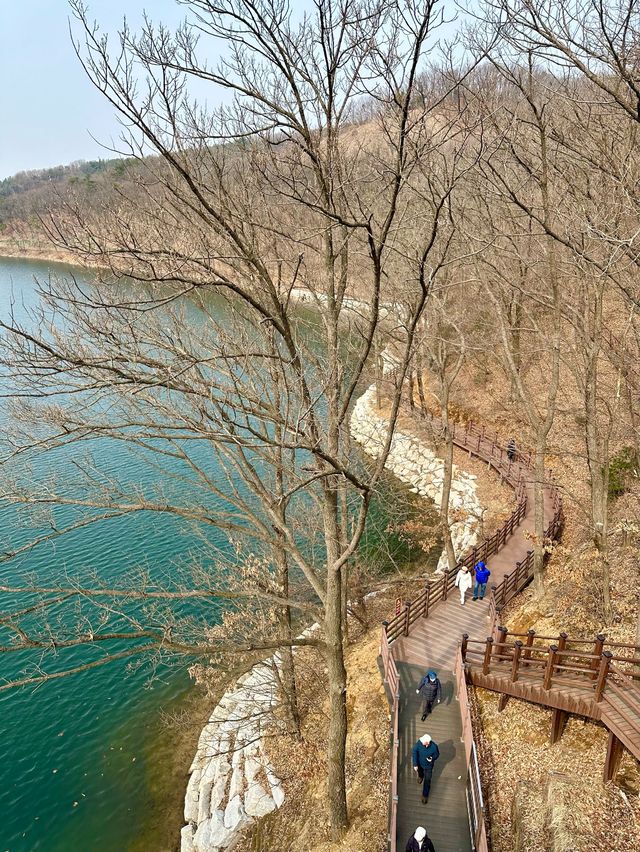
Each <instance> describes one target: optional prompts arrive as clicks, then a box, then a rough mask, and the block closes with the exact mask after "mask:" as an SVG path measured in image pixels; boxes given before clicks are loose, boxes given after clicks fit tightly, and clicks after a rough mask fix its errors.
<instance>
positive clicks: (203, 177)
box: [0, 0, 640, 831]
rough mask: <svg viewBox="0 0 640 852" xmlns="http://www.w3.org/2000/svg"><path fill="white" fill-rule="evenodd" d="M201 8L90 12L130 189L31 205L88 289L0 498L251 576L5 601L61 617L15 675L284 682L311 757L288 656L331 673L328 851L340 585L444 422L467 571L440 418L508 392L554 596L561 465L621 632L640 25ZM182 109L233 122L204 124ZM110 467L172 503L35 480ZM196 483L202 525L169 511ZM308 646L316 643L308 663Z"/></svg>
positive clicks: (337, 800)
mask: <svg viewBox="0 0 640 852" xmlns="http://www.w3.org/2000/svg"><path fill="white" fill-rule="evenodd" d="M183 5H184V6H185V12H186V13H187V18H186V20H185V23H184V24H183V25H182V27H180V28H179V29H178V30H176V31H175V32H171V31H169V30H167V29H166V28H164V27H163V26H162V25H159V24H154V23H152V22H151V21H150V20H149V21H147V22H146V24H145V26H144V28H143V29H142V30H141V31H140V32H138V33H135V32H131V31H129V30H128V29H126V28H125V29H123V31H122V32H121V34H120V37H119V39H118V40H117V41H115V42H112V41H110V40H108V39H106V38H104V37H103V36H102V34H101V32H100V30H99V28H98V26H97V25H96V24H94V23H93V22H92V19H91V17H90V14H89V11H88V10H87V9H86V8H85V7H84V5H83V4H82V3H81V2H79V0H74V2H73V3H72V8H73V12H74V15H75V25H74V33H75V36H76V39H77V42H76V48H77V53H78V56H79V59H80V61H81V63H82V65H83V67H84V70H85V72H86V73H87V74H88V76H89V78H90V79H91V81H92V82H93V84H94V85H95V86H96V87H97V88H98V89H99V91H101V92H102V93H103V95H104V97H105V98H107V99H108V101H109V102H110V103H111V105H112V106H113V109H114V110H115V111H116V112H117V113H118V115H119V117H120V120H121V124H122V138H121V148H120V150H119V152H118V153H120V154H122V155H123V156H126V157H127V158H128V159H127V166H126V168H123V170H122V174H121V175H120V174H119V175H118V176H117V179H115V180H114V181H113V183H112V184H111V183H109V182H102V183H101V184H100V186H99V188H98V189H97V190H96V191H91V192H87V191H86V187H84V186H83V185H77V186H76V185H73V184H65V186H64V190H63V191H60V192H57V193H56V192H53V191H51V192H50V193H49V194H48V195H47V198H46V209H44V205H43V204H42V202H41V199H38V203H39V209H38V210H37V211H36V212H37V214H38V222H39V224H38V228H40V229H42V231H43V232H44V233H45V234H46V236H47V238H48V239H49V240H50V241H51V242H52V243H53V244H54V245H56V246H57V247H59V248H63V249H64V250H66V251H69V252H71V253H72V254H73V256H74V257H77V259H78V261H80V262H85V263H87V264H88V265H90V266H92V267H93V269H94V273H95V276H96V283H95V285H93V286H91V287H88V286H85V285H81V284H79V283H77V282H75V281H74V280H72V279H70V278H68V277H67V278H65V279H62V278H60V279H57V278H52V279H50V280H49V281H46V282H44V281H43V282H40V288H41V296H42V307H41V308H40V309H36V310H34V311H33V312H32V315H31V316H30V318H29V319H28V320H21V321H18V320H16V321H13V322H12V321H6V322H4V323H2V339H1V342H0V363H1V365H2V373H3V384H4V387H5V389H6V390H5V395H7V396H8V397H9V404H10V406H11V416H12V422H13V424H14V426H13V428H12V429H11V430H10V431H9V433H8V435H7V436H6V438H7V441H9V442H10V444H11V449H10V451H9V452H7V454H6V455H5V458H4V459H3V476H2V482H1V483H0V497H1V498H2V499H3V500H4V501H11V502H14V503H19V504H21V505H26V506H33V507H34V509H38V510H42V508H43V507H45V508H47V507H48V508H51V507H55V506H60V505H63V506H76V507H80V508H82V509H87V510H88V509H90V510H91V513H90V514H82V515H80V516H79V520H76V521H74V522H73V523H72V524H70V525H69V526H68V527H66V528H64V529H56V530H54V531H52V532H51V533H50V534H49V535H50V537H51V538H55V537H59V536H61V535H64V534H65V533H66V532H70V531H72V530H77V529H78V528H81V527H82V526H84V525H86V524H89V523H94V522H99V521H100V520H101V519H103V518H104V517H107V516H111V515H115V514H128V513H137V512H152V513H169V514H174V515H176V516H178V517H181V518H186V519H189V520H191V521H193V522H194V523H195V524H196V525H200V526H201V527H202V528H206V527H207V525H215V526H216V527H217V528H220V529H224V530H225V531H226V533H227V534H228V536H229V537H230V539H231V540H233V541H234V543H235V544H236V546H237V548H238V549H239V552H240V553H241V554H242V559H241V560H239V563H238V564H241V565H243V566H244V567H243V569H242V570H236V568H235V567H234V570H229V571H228V572H227V574H226V575H225V573H224V572H218V573H216V574H215V575H212V574H211V573H210V572H207V571H205V570H204V569H202V568H199V567H198V566H194V568H193V571H192V578H191V579H192V582H191V583H190V584H188V585H184V586H182V587H180V588H158V587H156V586H153V585H151V584H150V585H149V586H148V587H142V588H141V587H140V586H139V585H138V586H136V587H133V586H131V585H128V584H127V583H126V582H125V581H123V584H122V586H121V587H117V588H104V587H103V586H101V585H100V583H99V582H96V583H95V584H94V585H91V586H86V585H83V586H80V585H77V584H74V583H72V582H67V583H65V584H63V585H60V586H51V587H38V586H37V585H30V586H28V585H21V584H20V583H16V584H14V585H12V586H5V587H2V589H0V592H1V593H3V594H4V595H6V596H7V599H11V600H12V601H13V600H15V599H16V596H18V597H19V596H20V595H21V594H31V595H33V594H37V595H38V604H37V606H36V605H34V606H36V608H37V611H38V613H39V616H41V617H42V618H41V620H38V619H37V618H36V619H34V612H33V609H34V607H29V608H25V607H23V606H17V607H16V608H15V612H13V613H9V614H7V616H6V618H4V619H3V620H4V624H5V626H6V627H7V629H8V630H9V631H10V632H11V638H10V640H7V642H6V643H4V645H5V646H4V647H3V648H2V649H1V650H3V651H5V652H7V653H9V652H11V651H12V650H13V649H16V648H19V649H26V648H32V649H34V650H37V651H42V652H46V651H47V649H50V648H53V647H54V646H55V651H56V653H57V654H58V662H57V664H56V667H55V668H54V669H52V670H51V671H47V669H46V665H45V666H44V671H43V672H42V673H41V674H38V675H37V676H32V675H28V676H26V677H25V678H22V679H20V681H19V682H20V683H21V684H23V685H24V683H29V682H32V683H35V682H42V681H46V680H47V679H48V678H49V677H51V676H56V677H57V676H60V674H64V673H72V672H73V671H74V670H76V669H77V666H75V665H70V666H68V667H66V668H65V666H64V663H62V666H61V665H60V661H64V650H65V648H75V647H77V646H78V645H83V644H91V645H95V644H96V643H104V645H105V647H106V648H107V649H109V650H107V651H106V652H105V654H104V657H103V658H102V659H101V662H100V664H104V663H107V662H108V661H109V660H110V659H112V658H115V657H117V656H118V655H121V654H123V653H126V654H131V655H140V654H148V653H158V652H160V653H167V654H172V653H178V654H190V655H194V656H196V657H197V658H198V659H200V660H202V661H203V662H206V661H210V662H212V663H213V664H216V665H220V666H230V665H231V663H229V659H230V655H231V657H233V656H237V655H246V654H247V653H253V652H261V651H267V650H268V651H269V652H271V651H274V650H280V651H281V652H282V654H283V697H284V699H285V705H286V707H287V708H288V709H287V730H288V732H289V734H290V735H292V736H295V735H296V733H297V732H298V730H299V719H298V709H297V704H296V673H295V662H294V657H293V654H292V649H293V648H295V647H296V646H301V645H305V644H308V645H313V646H316V647H318V648H319V649H320V651H321V653H322V655H323V658H324V661H325V665H326V668H327V672H328V681H329V715H328V719H327V731H326V745H327V754H328V760H327V767H328V778H327V791H328V800H329V812H330V817H331V825H332V827H333V828H334V829H335V830H336V831H338V830H340V829H342V828H344V827H345V826H346V825H347V824H348V820H349V815H348V812H347V795H346V781H345V744H346V738H347V680H346V671H345V665H344V655H345V648H346V645H347V643H348V617H349V616H348V611H349V598H350V596H351V594H352V592H351V591H350V590H351V580H350V572H351V570H352V567H353V565H354V564H355V562H356V561H357V558H358V548H359V545H360V542H361V539H362V536H363V533H364V530H365V525H366V522H367V514H368V511H369V509H370V506H371V501H372V498H373V496H374V495H375V493H376V491H377V489H378V487H379V484H380V481H381V477H382V475H383V471H384V465H385V460H386V457H387V455H388V452H389V449H390V446H391V440H392V437H393V433H394V429H395V426H396V423H397V420H398V417H399V416H400V414H401V412H402V411H403V410H407V409H414V408H415V410H416V411H419V410H420V409H425V408H435V409H437V410H438V411H439V412H441V413H442V415H443V430H442V434H439V435H436V436H435V440H436V443H437V444H438V445H439V446H440V448H441V454H442V456H443V457H444V458H445V460H446V462H447V465H446V472H447V473H448V477H449V480H448V485H447V480H446V479H445V486H446V487H445V489H444V497H443V504H442V505H441V506H440V507H438V508H439V510H440V516H441V521H442V528H443V531H444V532H443V539H444V543H445V546H446V550H447V554H448V560H449V564H450V566H453V565H454V564H455V560H456V557H457V556H459V554H455V553H454V552H453V546H452V544H451V538H450V535H448V526H449V523H450V521H449V518H448V505H449V503H448V487H449V485H450V473H451V463H452V453H453V444H452V439H451V434H450V431H449V403H450V401H451V398H452V394H454V392H455V389H456V387H457V385H458V384H459V383H460V381H461V380H462V379H463V378H464V377H465V375H467V376H468V375H470V374H471V373H472V372H473V370H474V369H476V368H477V367H478V365H483V367H484V369H485V370H486V371H487V372H489V373H491V374H492V375H493V376H497V377H499V381H500V384H501V386H502V387H503V388H505V393H504V395H503V397H502V398H500V399H498V398H491V397H489V396H488V397H487V399H486V410H485V411H484V412H481V415H482V414H485V415H486V416H487V418H488V419H492V417H493V416H494V415H495V413H496V411H499V412H500V413H501V414H502V416H503V417H505V418H507V419H509V420H510V422H512V423H513V424H514V431H517V433H518V434H519V435H522V436H523V438H522V440H524V441H525V442H526V443H527V445H528V446H530V447H531V448H532V450H533V453H534V456H535V482H536V492H535V500H536V516H535V531H534V536H533V546H534V549H535V578H536V592H537V594H538V595H541V596H542V595H544V591H545V577H544V575H545V562H544V557H545V547H546V542H545V541H544V538H543V530H544V517H543V486H544V483H545V481H546V480H547V477H548V467H549V464H548V458H549V456H550V455H554V456H555V457H557V458H558V459H560V462H559V463H560V464H562V463H565V464H566V465H567V466H568V467H570V468H573V469H575V471H576V475H575V487H572V485H571V484H570V483H568V484H566V485H565V492H566V493H565V501H566V503H567V504H568V505H570V506H571V507H572V509H571V511H572V513H573V517H574V518H575V519H576V520H575V523H576V525H577V528H578V529H579V535H580V536H581V537H582V540H584V541H585V542H592V543H593V545H594V546H595V548H596V549H597V553H598V558H597V565H596V567H595V569H594V570H596V571H597V576H598V577H599V580H600V582H601V590H600V593H601V602H602V613H603V619H604V623H608V622H610V621H611V619H612V617H613V608H614V601H612V596H611V588H610V564H609V547H610V538H611V529H610V524H609V508H610V500H609V471H610V467H611V463H612V460H613V459H614V458H615V457H617V455H618V454H619V453H620V452H621V451H622V450H623V449H624V448H631V450H632V453H633V454H634V458H637V449H638V439H637V430H636V419H637V417H638V407H637V388H638V384H639V383H640V377H639V374H638V372H637V369H636V366H635V365H636V361H637V354H638V352H639V350H640V325H639V321H638V316H637V310H636V308H637V305H638V297H639V295H640V288H639V287H638V284H637V280H638V265H639V263H640V258H639V254H638V249H637V241H638V232H639V229H640V209H639V205H640V193H639V191H638V175H639V173H640V155H639V154H638V146H637V134H638V131H639V130H640V56H639V54H638V38H639V35H640V33H639V31H638V26H639V23H640V19H639V12H640V4H638V2H637V0H614V2H613V3H611V2H609V3H605V2H603V0H558V2H557V3H553V4H550V3H548V2H545V0H526V2H520V0H495V2H490V0H485V2H482V3H480V4H474V5H473V9H472V11H470V12H468V13H467V14H462V13H460V14H459V16H458V20H457V22H452V21H451V20H450V18H451V17H452V16H451V15H449V10H448V9H447V8H446V7H444V6H443V5H442V4H441V3H439V2H436V0H427V2H417V0H392V2H387V0H317V2H315V3H313V4H310V5H309V10H308V12H307V14H306V15H305V16H304V17H300V16H298V15H296V14H294V13H293V11H292V9H291V8H290V6H289V4H288V3H286V2H285V0H275V2H274V0H271V1H270V2H269V0H264V2H263V0H221V2H216V3H213V2H209V0H185V2H184V4H183ZM193 80H197V81H198V85H201V84H203V83H205V84H207V85H208V86H209V87H210V89H211V92H212V96H211V103H215V102H216V99H218V100H219V101H221V103H222V104H223V105H222V106H220V107H219V108H215V109H214V108H211V107H209V108H205V106H204V105H203V104H202V103H198V102H196V101H195V100H193V99H191V98H190V95H189V91H190V89H189V86H190V82H191V81H193ZM301 293H303V294H304V295H305V298H306V300H307V301H306V302H305V303H304V307H303V306H301V303H300V294H301ZM309 307H310V308H311V310H310V311H307V308H309ZM52 318H53V319H52ZM385 349H386V350H387V352H388V353H390V354H391V355H392V357H393V360H394V370H393V371H391V372H387V373H386V374H385V376H384V377H382V376H381V371H380V369H379V361H380V353H382V352H383V351H384V350H385ZM376 376H377V377H378V380H379V392H380V396H381V402H383V403H384V406H385V410H386V411H387V419H388V431H387V435H386V442H385V446H384V450H383V451H382V452H381V453H380V455H379V456H378V458H377V459H376V460H375V462H369V463H365V462H363V460H362V459H361V458H360V457H359V456H358V454H357V453H356V452H354V448H353V446H352V443H351V440H350V436H349V415H350V410H351V407H352V405H353V403H354V401H355V400H356V399H357V397H358V395H359V394H360V392H361V390H362V389H363V387H364V386H365V384H368V383H369V382H371V381H373V380H374V378H375V377H376ZM96 436H102V437H105V436H106V437H109V438H110V439H112V440H114V441H117V442H122V444H123V445H127V446H132V447H134V448H135V449H136V450H139V451H140V452H144V453H145V454H146V455H147V456H148V457H149V458H152V459H153V463H154V464H155V465H157V468H158V472H159V478H160V480H161V481H162V477H163V476H166V479H167V486H166V489H159V490H158V493H156V494H153V495H149V494H144V493H142V491H141V490H140V489H131V490H130V491H122V490H121V489H120V488H119V487H117V486H116V485H115V484H114V482H113V481H112V480H111V479H110V478H109V476H108V472H106V471H100V470H96V469H94V468H93V466H92V465H91V464H90V463H88V462H87V464H85V465H81V464H80V465H79V466H78V471H79V472H78V471H76V478H75V479H74V482H73V486H70V485H65V483H60V482H57V481H54V482H52V481H43V482H34V481H30V480H28V479H27V480H25V477H24V476H22V475H21V474H20V473H19V472H18V473H16V472H15V465H16V464H19V463H20V461H21V459H23V458H24V457H28V456H29V454H30V453H36V452H37V453H38V454H39V456H41V455H42V454H46V453H47V452H54V451H55V450H56V449H57V448H60V447H65V446H71V445H77V447H78V450H79V452H80V450H81V449H82V447H83V446H84V444H85V443H87V442H90V441H91V440H92V439H93V438H94V437H96ZM212 457H215V458H216V460H217V462H218V463H219V465H220V466H221V468H222V469H223V470H224V471H225V474H226V475H225V478H224V481H223V482H220V481H218V480H213V479H212V478H211V476H210V471H209V462H208V459H210V458H212ZM563 459H564V461H563ZM176 470H177V471H178V473H176ZM78 476H79V477H80V479H79V480H78V478H77V477H78ZM176 476H178V477H180V478H182V479H183V480H184V481H185V482H188V483H189V485H190V488H191V492H192V493H193V494H194V495H201V496H198V498H197V499H196V498H194V499H193V500H192V501H186V500H180V499H176V498H175V497H174V496H172V495H173V492H172V489H171V487H170V480H171V478H174V477H176ZM212 500H215V501H218V502H216V506H218V507H219V505H220V503H223V504H224V506H225V510H224V512H221V511H220V510H219V508H217V509H216V510H213V509H212V508H211V501H212ZM40 540H41V539H40V538H38V539H36V538H34V539H33V542H32V544H31V545H26V546H23V547H22V549H23V550H24V549H25V547H27V548H28V547H29V546H35V544H36V543H37V542H39V541H40ZM13 555H15V553H8V554H6V555H5V557H4V558H5V559H9V558H11V557H12V556H13ZM61 595H64V596H68V597H69V598H70V599H73V600H75V601H79V602H80V606H81V608H82V619H80V620H79V621H78V622H77V624H80V625H81V626H80V627H79V628H78V627H76V629H74V630H69V631H68V632H67V633H64V632H58V633H56V635H53V634H52V628H51V625H50V624H48V623H47V622H46V611H47V605H48V604H49V603H53V602H54V601H55V602H57V601H58V600H59V598H60V596H61ZM189 597H192V598H198V597H201V598H203V599H205V598H206V599H211V598H215V599H216V600H220V601H224V602H226V604H227V605H228V606H229V607H230V609H229V610H228V612H227V614H226V615H225V617H224V618H223V619H222V621H221V623H220V624H211V625H210V629H208V630H205V631H202V625H201V624H200V623H195V622H190V621H189V620H188V619H185V620H184V621H181V620H180V619H176V618H175V617H173V616H172V614H171V612H172V611H171V602H172V601H181V600H184V599H186V598H189ZM29 600H33V598H32V597H31V598H30V599H29ZM106 602H109V606H113V607H114V608H116V609H117V610H118V612H122V613H126V612H127V609H126V608H127V606H129V605H133V606H135V607H136V608H135V615H131V614H130V615H128V616H127V619H128V623H129V626H128V628H127V629H121V628H119V629H117V630H116V629H114V628H113V625H112V624H111V622H110V621H109V619H105V618H104V613H105V605H106ZM140 602H143V603H144V607H143V608H140V607H139V606H138V604H140ZM156 603H158V604H160V603H161V604H162V607H159V606H156V605H155V604H156ZM312 622H317V623H318V624H319V625H320V630H319V632H318V633H317V634H314V635H313V636H306V638H299V634H300V632H301V627H303V626H306V625H308V624H310V623H312ZM114 641H117V642H120V643H124V647H126V650H125V651H123V650H121V647H122V646H121V645H118V648H119V649H120V650H117V651H111V650H110V649H111V647H112V646H111V645H110V643H112V642H114ZM54 672H55V674H54ZM14 685H16V684H15V682H12V683H10V684H7V685H6V686H7V687H11V686H14ZM3 688H5V687H3ZM45 688H46V687H45Z"/></svg>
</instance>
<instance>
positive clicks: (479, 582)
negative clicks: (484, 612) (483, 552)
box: [473, 561, 491, 601]
mask: <svg viewBox="0 0 640 852" xmlns="http://www.w3.org/2000/svg"><path fill="white" fill-rule="evenodd" d="M474 570H475V574H476V581H475V583H474V585H473V599H474V601H477V600H478V598H480V600H482V598H483V597H484V593H485V592H486V591H487V581H488V579H489V576H490V574H491V571H489V569H488V568H487V566H486V565H485V564H484V562H482V561H480V562H477V563H476V566H475V569H474Z"/></svg>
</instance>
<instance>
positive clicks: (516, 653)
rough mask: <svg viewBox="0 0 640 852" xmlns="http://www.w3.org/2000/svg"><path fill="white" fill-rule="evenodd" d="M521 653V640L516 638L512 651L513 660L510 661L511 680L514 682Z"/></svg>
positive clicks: (516, 678) (516, 677)
mask: <svg viewBox="0 0 640 852" xmlns="http://www.w3.org/2000/svg"><path fill="white" fill-rule="evenodd" d="M521 653H522V642H521V641H520V639H516V644H515V649H514V652H513V662H512V663H511V682H512V683H515V682H516V681H517V680H518V667H519V665H520V654H521Z"/></svg>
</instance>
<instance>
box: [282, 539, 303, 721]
mask: <svg viewBox="0 0 640 852" xmlns="http://www.w3.org/2000/svg"><path fill="white" fill-rule="evenodd" d="M276 562H277V566H276V581H277V584H278V590H279V592H280V594H281V595H282V597H283V598H284V599H285V600H286V599H287V598H288V597H289V561H288V559H287V553H286V551H285V549H284V547H283V548H282V549H281V550H279V551H278V553H277V555H276ZM278 620H279V622H280V631H279V633H280V637H281V638H282V640H283V644H282V650H281V651H280V655H281V658H282V674H281V675H280V685H281V689H282V693H283V695H282V700H283V703H284V706H285V708H286V713H287V716H288V722H289V731H290V733H291V734H293V736H295V737H297V738H299V737H300V712H299V709H298V689H297V685H296V673H295V665H294V660H293V648H292V646H291V643H292V642H293V639H294V635H293V630H292V623H291V607H290V606H283V607H279V609H278Z"/></svg>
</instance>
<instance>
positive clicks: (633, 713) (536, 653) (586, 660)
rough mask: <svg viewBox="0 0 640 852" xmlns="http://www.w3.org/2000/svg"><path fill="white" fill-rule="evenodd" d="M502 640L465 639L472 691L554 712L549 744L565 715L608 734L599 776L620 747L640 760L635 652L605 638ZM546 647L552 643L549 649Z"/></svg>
mask: <svg viewBox="0 0 640 852" xmlns="http://www.w3.org/2000/svg"><path fill="white" fill-rule="evenodd" d="M498 639H499V640H500V641H492V640H490V639H487V640H486V641H485V642H483V641H481V640H471V639H469V640H468V641H465V642H464V643H463V647H462V660H463V661H464V664H465V669H466V672H467V677H468V678H469V680H470V681H471V683H473V684H474V686H479V687H483V688H484V689H491V690H493V691H494V692H499V693H500V694H501V696H502V702H503V706H504V703H506V701H507V700H508V698H509V697H511V696H513V697H515V698H520V699H523V700H524V701H530V702H532V703H534V704H541V705H542V706H544V707H549V708H552V709H553V711H554V712H553V714H552V717H551V731H550V740H551V742H552V743H553V742H556V740H557V739H558V738H559V737H560V736H561V734H562V730H563V728H564V725H565V722H566V718H567V715H568V714H569V713H572V714H575V715H579V716H585V717H587V718H589V719H594V720H595V721H597V722H601V723H602V724H603V725H604V726H605V727H606V728H607V730H608V731H609V747H608V751H607V757H606V760H605V764H604V778H605V780H606V781H609V780H611V779H612V778H613V777H614V776H615V773H616V771H617V766H618V762H619V759H620V754H621V750H622V748H626V749H627V750H628V751H629V752H631V754H632V755H633V756H634V757H635V758H636V759H637V760H639V759H640V685H639V681H640V674H639V673H638V664H639V663H640V646H637V645H631V644H625V643H616V642H608V641H606V639H605V637H604V636H601V635H599V636H596V637H595V639H594V640H593V641H591V640H588V639H570V638H569V636H568V635H567V634H566V633H561V634H560V635H559V636H557V637H552V636H536V635H535V633H534V631H532V630H531V631H529V632H528V633H527V634H517V633H516V634H509V633H508V632H507V631H506V628H503V631H502V635H501V636H499V637H498ZM549 643H551V644H549Z"/></svg>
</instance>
